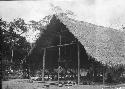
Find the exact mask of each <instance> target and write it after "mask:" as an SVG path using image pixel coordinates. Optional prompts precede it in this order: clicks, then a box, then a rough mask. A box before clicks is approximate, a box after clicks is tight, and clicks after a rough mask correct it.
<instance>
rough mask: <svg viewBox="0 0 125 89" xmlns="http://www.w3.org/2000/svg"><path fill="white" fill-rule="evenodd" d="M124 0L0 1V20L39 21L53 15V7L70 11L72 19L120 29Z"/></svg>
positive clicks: (124, 20)
mask: <svg viewBox="0 0 125 89" xmlns="http://www.w3.org/2000/svg"><path fill="white" fill-rule="evenodd" d="M124 3H125V0H35V1H34V0H27V1H26V0H18V1H0V18H3V20H6V21H12V20H13V19H15V18H23V19H24V20H25V21H26V22H28V21H30V20H35V21H39V20H40V19H42V18H44V17H45V16H46V15H51V14H53V13H55V12H54V11H53V9H52V8H53V6H58V7H60V8H61V9H62V10H63V11H64V12H66V10H71V11H72V12H73V13H74V14H75V15H74V18H75V19H77V20H79V21H85V22H89V23H92V24H96V25H100V26H104V27H110V28H114V29H121V26H122V25H123V26H125V5H124Z"/></svg>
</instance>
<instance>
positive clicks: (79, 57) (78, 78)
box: [77, 42, 80, 85]
mask: <svg viewBox="0 0 125 89" xmlns="http://www.w3.org/2000/svg"><path fill="white" fill-rule="evenodd" d="M77 51H78V85H79V84H80V51H79V42H78V43H77Z"/></svg>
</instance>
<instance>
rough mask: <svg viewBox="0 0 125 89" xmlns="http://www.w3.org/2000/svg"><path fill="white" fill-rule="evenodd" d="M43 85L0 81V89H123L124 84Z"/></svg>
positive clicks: (17, 80)
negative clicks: (46, 86)
mask: <svg viewBox="0 0 125 89" xmlns="http://www.w3.org/2000/svg"><path fill="white" fill-rule="evenodd" d="M43 86H44V84H43V83H39V82H36V81H34V82H31V81H30V80H28V79H14V80H9V81H2V89H125V84H122V85H114V86H105V85H79V86H77V85H73V86H63V87H57V86H54V85H51V86H50V87H48V88H45V87H44V88H43Z"/></svg>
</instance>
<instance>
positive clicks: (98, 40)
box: [56, 14, 125, 66]
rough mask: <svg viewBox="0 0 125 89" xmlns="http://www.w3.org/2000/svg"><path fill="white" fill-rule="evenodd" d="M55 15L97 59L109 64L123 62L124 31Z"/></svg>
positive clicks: (124, 48)
mask: <svg viewBox="0 0 125 89" xmlns="http://www.w3.org/2000/svg"><path fill="white" fill-rule="evenodd" d="M56 17H57V18H58V19H59V20H60V21H61V22H62V23H63V24H64V25H66V27H67V28H68V29H69V31H70V32H71V33H72V34H74V36H75V37H76V38H77V39H78V40H79V41H80V42H81V44H82V45H83V46H84V48H85V50H86V51H87V53H88V54H89V55H91V56H92V57H94V58H95V59H96V60H97V61H100V62H102V63H103V64H108V65H110V66H115V65H121V64H125V31H119V30H116V29H112V28H107V27H102V26H96V25H94V24H90V23H87V22H83V21H77V20H73V19H71V18H69V17H68V16H66V15H65V14H58V15H56Z"/></svg>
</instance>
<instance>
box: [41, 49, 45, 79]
mask: <svg viewBox="0 0 125 89" xmlns="http://www.w3.org/2000/svg"><path fill="white" fill-rule="evenodd" d="M45 56H46V48H44V53H43V70H42V81H44V74H45Z"/></svg>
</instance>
